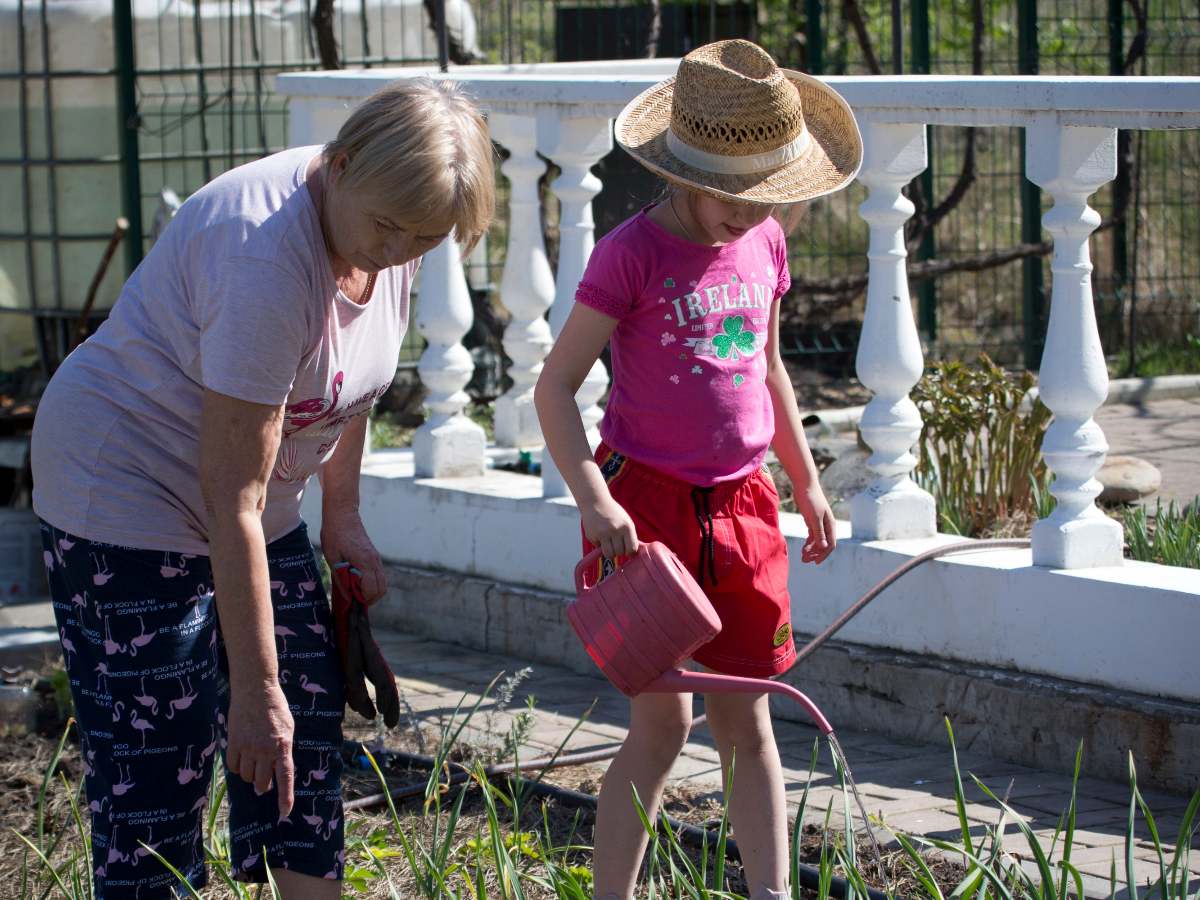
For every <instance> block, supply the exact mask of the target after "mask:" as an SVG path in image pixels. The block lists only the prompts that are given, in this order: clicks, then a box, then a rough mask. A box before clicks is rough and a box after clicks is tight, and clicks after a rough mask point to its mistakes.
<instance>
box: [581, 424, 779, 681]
mask: <svg viewBox="0 0 1200 900" xmlns="http://www.w3.org/2000/svg"><path fill="white" fill-rule="evenodd" d="M596 463H597V464H598V465H599V466H600V471H601V472H602V473H603V475H604V480H605V481H606V482H607V483H608V489H609V491H610V492H611V493H612V496H613V499H614V500H616V501H617V502H618V503H619V504H621V506H622V507H624V508H625V511H626V512H628V513H629V515H630V517H631V518H632V519H633V524H634V526H635V527H636V528H637V536H638V540H639V541H659V542H661V543H663V544H665V545H666V546H667V547H669V548H670V549H671V550H672V551H674V553H675V555H676V556H678V557H679V559H680V560H681V561H682V562H683V564H684V565H685V566H687V567H688V569H689V570H691V572H692V574H693V575H695V576H696V580H697V581H698V582H699V583H700V586H701V587H702V588H703V589H704V593H705V594H706V595H707V596H708V599H709V600H710V601H711V602H712V605H713V608H714V609H716V611H717V615H718V616H720V618H721V633H720V634H718V635H717V636H716V637H715V638H713V640H712V641H710V642H709V643H707V644H705V645H704V646H703V647H701V648H700V649H699V650H697V651H696V653H694V654H693V659H695V660H696V662H698V663H700V664H701V665H703V666H706V667H707V668H709V669H712V670H713V671H715V672H721V673H723V674H726V675H743V676H748V677H756V678H763V677H769V676H772V675H779V674H781V673H783V672H786V671H787V670H788V669H789V668H791V666H792V663H793V662H794V661H795V659H796V645H795V644H794V643H793V641H792V625H791V600H790V599H789V598H788V587H787V582H788V560H787V542H786V541H785V540H784V537H783V533H782V532H781V531H780V530H779V494H778V493H776V491H775V484H774V482H773V481H772V480H771V476H770V475H769V474H768V473H767V471H766V469H757V470H755V471H754V472H753V473H752V474H750V475H747V476H746V477H745V478H743V479H740V480H738V481H730V482H722V483H721V484H718V485H716V486H714V487H712V488H698V487H696V486H695V485H691V484H688V483H687V482H684V481H680V480H678V479H676V478H672V477H671V476H670V475H666V474H664V473H663V472H660V471H658V470H657V469H652V468H650V467H649V466H645V465H642V464H641V463H638V462H635V461H634V460H631V459H629V458H628V457H626V456H623V455H622V454H620V453H618V452H616V451H615V450H613V449H612V448H611V447H609V446H608V445H607V444H603V443H602V444H601V445H600V447H599V448H598V449H597V450H596ZM593 546H594V545H593V544H591V543H590V542H589V541H588V540H587V538H586V537H585V538H584V539H583V552H584V554H585V555H586V554H587V553H589V552H590V551H591V550H592V549H593Z"/></svg>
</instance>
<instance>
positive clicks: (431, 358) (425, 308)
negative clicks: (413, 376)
mask: <svg viewBox="0 0 1200 900" xmlns="http://www.w3.org/2000/svg"><path fill="white" fill-rule="evenodd" d="M420 278H421V290H420V295H419V296H418V298H417V331H419V332H420V333H421V336H422V337H423V338H425V340H426V342H427V344H426V347H425V352H424V353H422V354H421V359H420V361H419V362H418V363H417V373H418V374H419V375H420V376H421V381H422V382H423V383H424V385H425V387H426V388H428V390H429V396H428V398H427V399H426V401H425V405H426V406H428V407H429V409H430V416H429V418H428V419H427V420H426V421H425V423H424V424H423V425H422V426H421V427H420V428H418V429H417V432H416V434H415V435H413V456H414V458H415V462H416V472H417V475H418V476H419V477H426V478H428V477H433V478H453V477H457V476H465V475H482V474H483V470H484V450H485V447H486V443H487V441H486V437H485V436H484V433H483V429H482V428H480V427H479V426H478V425H476V424H475V423H474V422H472V421H471V420H470V419H468V418H467V417H466V416H465V415H463V411H462V410H463V407H464V406H466V404H467V401H468V400H469V399H470V398H469V397H468V396H467V392H466V391H464V390H463V388H464V387H466V384H467V382H468V381H470V380H471V375H472V373H473V372H474V371H475V365H474V361H473V360H472V359H471V354H470V353H469V352H468V351H467V348H466V347H464V346H463V345H462V343H461V339H462V336H463V335H464V334H466V333H467V330H468V329H469V328H470V327H471V322H472V321H473V319H474V310H473V308H472V307H471V295H470V293H469V292H468V291H467V279H466V276H465V274H464V273H463V266H462V257H461V256H460V255H459V249H458V242H457V241H456V240H455V236H454V235H453V234H451V235H450V236H449V237H448V238H446V240H444V241H442V242H441V243H440V244H439V245H438V246H437V247H435V248H434V249H433V250H430V251H429V252H428V253H426V254H425V260H424V262H422V263H421V272H420Z"/></svg>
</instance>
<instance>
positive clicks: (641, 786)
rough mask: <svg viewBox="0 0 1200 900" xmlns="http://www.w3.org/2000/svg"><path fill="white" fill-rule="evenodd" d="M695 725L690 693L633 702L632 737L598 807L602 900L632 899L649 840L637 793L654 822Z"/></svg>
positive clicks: (645, 696) (607, 778)
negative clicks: (669, 778)
mask: <svg viewBox="0 0 1200 900" xmlns="http://www.w3.org/2000/svg"><path fill="white" fill-rule="evenodd" d="M691 723H692V695H691V694H639V695H638V696H637V697H634V698H633V699H632V700H630V722H629V734H628V736H627V737H626V738H625V743H624V744H623V745H622V746H621V750H620V752H619V753H617V755H616V756H615V757H614V758H613V761H612V762H611V763H610V764H609V767H608V771H607V772H606V773H605V774H604V783H603V784H602V785H601V787H600V798H599V802H598V804H597V806H596V833H595V838H594V844H595V850H594V853H593V857H592V862H593V866H594V867H595V868H594V871H595V876H594V885H595V895H596V897H597V900H630V898H632V897H633V888H634V884H635V883H636V882H637V874H638V870H639V869H640V868H641V863H642V854H643V853H644V852H645V850H646V841H647V837H648V836H647V834H646V830H645V829H644V828H643V827H642V822H641V820H640V819H639V818H638V814H637V809H636V808H635V807H634V805H633V788H637V793H638V797H639V798H640V799H641V802H642V806H643V807H644V808H645V810H646V814H647V815H648V817H649V818H650V821H652V822H653V821H654V820H655V817H656V816H657V815H658V804H659V800H660V799H661V798H662V792H663V787H664V786H665V784H666V781H667V775H668V774H669V773H670V771H671V765H672V764H673V763H674V762H675V758H676V757H677V756H678V755H679V751H680V750H681V749H683V745H684V744H685V743H686V742H687V736H688V730H689V729H690V727H691ZM631 786H632V787H631Z"/></svg>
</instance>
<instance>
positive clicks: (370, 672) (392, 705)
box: [331, 562, 400, 728]
mask: <svg viewBox="0 0 1200 900" xmlns="http://www.w3.org/2000/svg"><path fill="white" fill-rule="evenodd" d="M332 576H333V598H332V603H331V606H332V612H333V630H334V633H335V635H336V638H337V648H338V653H339V655H340V656H341V658H342V674H343V675H344V676H345V679H346V705H347V706H349V707H350V708H351V709H352V710H354V711H355V712H356V713H358V714H359V715H360V716H362V717H363V718H364V719H374V718H375V703H378V704H379V711H380V712H381V713H382V714H383V723H384V724H385V725H386V726H387V727H388V728H395V727H396V726H397V725H398V724H399V722H400V693H399V691H397V690H396V678H395V676H394V675H393V674H392V670H391V668H390V667H389V666H388V664H387V661H386V660H385V659H384V658H383V653H382V652H381V651H380V649H379V645H378V644H377V643H375V638H374V637H373V636H372V635H371V619H370V617H369V616H368V614H367V601H366V598H365V597H363V593H362V579H361V576H360V574H359V572H358V570H357V569H355V568H354V567H353V566H351V565H350V564H349V563H345V562H343V563H338V564H337V565H336V566H334V567H333V569H332ZM368 680H369V681H370V682H371V684H373V685H375V703H372V702H371V695H370V694H369V693H367V681H368Z"/></svg>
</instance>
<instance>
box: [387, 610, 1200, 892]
mask: <svg viewBox="0 0 1200 900" xmlns="http://www.w3.org/2000/svg"><path fill="white" fill-rule="evenodd" d="M378 637H379V640H380V644H381V646H382V647H383V649H384V653H385V655H386V656H387V658H388V660H389V662H390V663H391V664H392V666H393V668H394V670H395V671H396V673H397V681H398V683H399V685H400V688H401V691H402V696H403V697H404V698H405V699H406V700H407V702H408V703H409V704H410V705H411V707H412V709H413V711H414V712H415V714H416V715H417V716H418V717H419V718H421V719H422V720H423V722H424V723H425V724H426V725H428V724H434V723H440V722H441V721H443V720H444V719H445V718H446V717H449V716H451V715H452V714H453V713H454V710H455V708H456V707H457V706H458V705H459V703H460V702H461V703H462V706H463V709H464V710H466V709H470V707H471V705H472V704H473V703H474V702H475V701H476V700H477V699H478V697H479V694H480V693H481V692H482V691H483V689H484V688H485V687H486V685H487V684H488V682H489V681H491V679H492V678H493V677H495V676H496V674H497V673H499V672H501V671H503V672H506V673H512V672H515V671H516V670H518V669H520V668H522V667H524V666H526V665H527V663H525V662H524V661H522V660H519V659H514V658H511V657H505V656H501V655H497V654H489V653H480V652H476V651H472V650H467V649H465V648H463V647H460V646H457V645H452V644H443V643H437V642H434V641H427V640H423V639H421V638H418V637H414V636H411V635H405V634H399V633H396V632H385V633H383V634H380V635H378ZM530 694H532V695H533V696H534V697H535V698H536V704H535V707H534V710H535V716H536V725H535V726H534V729H533V732H532V737H531V740H530V749H529V750H527V751H526V758H530V756H529V754H530V753H533V754H536V755H542V754H540V753H539V751H541V750H544V751H546V754H545V755H549V753H550V752H552V751H554V750H556V749H557V748H558V746H559V744H560V743H561V741H562V740H563V739H564V738H565V737H566V736H567V734H568V733H569V732H570V730H571V728H572V727H573V726H574V725H575V724H576V722H577V721H578V719H579V717H580V716H582V715H583V714H584V712H585V711H586V710H587V709H588V707H589V706H591V705H592V704H593V702H595V706H594V708H593V709H592V712H591V714H590V716H589V717H588V720H587V721H586V722H584V723H583V725H582V726H580V727H579V729H578V730H577V731H576V732H575V734H574V735H573V736H572V738H571V740H570V741H569V743H568V744H567V745H566V748H565V751H564V752H568V753H570V752H579V751H583V750H591V749H597V748H601V747H615V746H616V745H617V744H618V743H619V742H620V741H621V740H622V739H623V738H624V735H625V722H626V720H627V711H628V703H627V701H626V700H625V698H624V697H622V696H621V694H620V693H619V692H618V691H617V690H616V689H615V688H613V687H612V686H611V685H610V684H609V683H608V682H607V681H606V680H604V679H603V678H602V677H600V676H598V675H597V676H596V677H591V676H587V675H579V674H577V673H575V672H571V671H568V670H566V669H560V668H557V667H554V666H548V665H541V664H538V665H536V666H534V667H533V672H532V674H531V675H530V676H529V677H528V678H527V679H526V680H525V681H523V682H522V683H521V685H520V687H519V688H518V690H517V692H516V695H515V698H514V703H513V704H512V705H511V706H510V707H509V709H510V710H512V711H513V712H516V711H520V710H522V709H524V708H525V703H524V700H525V698H526V697H527V696H528V695H530ZM784 702H786V701H784ZM488 708H489V704H486V703H485V705H484V706H483V707H481V711H480V713H479V714H478V715H477V717H476V719H473V720H472V722H473V723H474V722H476V721H478V722H480V723H481V724H482V720H483V718H484V716H485V715H486V711H487V710H488ZM697 712H700V709H699V708H697ZM509 715H510V714H509ZM508 722H509V718H508V715H506V714H501V713H494V714H493V717H492V721H491V723H490V726H491V730H490V734H489V733H487V732H486V730H485V729H483V728H479V729H477V730H476V731H475V732H474V733H472V731H471V727H470V726H468V729H467V731H466V732H465V735H466V737H467V739H469V740H470V739H474V740H478V741H480V742H483V743H488V742H491V743H495V742H496V741H497V736H498V735H503V734H504V733H505V732H506V731H507V728H508ZM833 724H834V726H835V728H837V734H838V737H839V740H840V742H841V744H842V746H843V748H844V749H845V752H846V755H847V757H848V758H849V761H850V766H851V769H852V771H853V773H854V776H855V780H856V781H857V783H858V785H859V789H860V790H861V792H862V794H863V797H864V802H865V804H866V806H867V808H868V811H869V812H870V814H871V815H872V816H879V817H881V818H882V820H883V822H884V824H885V826H886V828H888V829H893V830H898V831H903V832H905V833H906V834H918V835H924V836H931V837H938V838H943V839H946V840H951V841H957V840H958V838H959V834H960V832H959V823H958V818H957V814H956V812H955V803H954V784H953V763H952V760H951V754H950V748H949V743H948V742H947V743H946V744H944V745H928V744H914V743H905V742H901V741H895V740H891V739H888V738H884V737H880V736H878V735H874V734H868V733H864V732H858V731H855V730H854V729H853V727H852V726H853V723H836V722H835V723H833ZM816 737H817V731H816V729H815V728H811V727H807V726H805V725H801V724H797V723H794V722H790V721H783V720H779V719H777V720H776V739H777V741H778V743H779V746H780V755H781V757H782V759H783V763H784V768H785V772H784V777H785V783H786V785H787V791H788V801H789V804H790V806H791V808H792V810H793V811H794V810H795V809H796V807H797V805H798V803H799V801H800V797H801V794H802V793H803V791H804V787H805V784H806V782H807V781H808V765H809V760H810V757H811V753H812V745H813V740H814V739H815V738H816ZM959 765H960V767H961V769H962V772H963V778H964V780H966V781H970V779H969V776H968V774H967V773H973V774H974V775H976V776H978V777H979V778H980V780H981V781H983V782H984V784H986V785H987V786H988V787H989V788H990V789H991V790H992V791H993V792H994V793H996V794H997V795H998V796H1001V797H1002V796H1004V795H1005V792H1006V791H1007V792H1008V797H1009V803H1010V805H1011V806H1012V807H1013V808H1014V809H1015V810H1016V811H1017V812H1018V813H1020V814H1021V815H1022V816H1023V817H1025V820H1026V821H1027V822H1029V824H1030V825H1031V826H1032V827H1033V829H1034V831H1035V832H1036V833H1037V834H1038V836H1039V838H1040V839H1041V843H1042V846H1043V847H1044V848H1049V847H1050V845H1051V841H1052V837H1053V834H1054V831H1055V828H1056V826H1057V824H1058V821H1059V818H1060V816H1062V815H1063V813H1064V812H1065V811H1066V809H1067V806H1068V803H1069V800H1070V789H1071V779H1070V778H1069V777H1067V776H1065V775H1061V774H1058V773H1053V772H1046V771H1041V770H1038V769H1035V768H1030V767H1028V766H1021V765H1014V764H1012V763H1008V762H1004V761H1001V760H996V759H993V758H991V757H988V756H984V755H982V754H979V753H975V752H972V751H970V750H960V751H959ZM601 769H602V765H601V766H600V767H597V768H596V772H597V774H598V773H599V772H600V771H601ZM1085 771H1086V765H1085ZM550 780H551V781H553V777H551V779H550ZM672 781H674V782H684V781H686V782H687V784H688V787H689V788H690V789H691V790H692V791H694V792H698V793H700V794H701V795H704V794H711V795H712V796H713V797H714V798H720V796H721V772H720V764H719V762H718V758H717V753H716V750H715V748H714V746H713V744H712V741H711V738H710V737H709V735H708V732H707V731H706V730H705V729H703V728H700V729H698V730H697V731H696V732H695V733H693V735H692V738H691V740H690V741H689V742H688V744H687V746H686V747H685V749H684V751H683V753H682V755H681V756H680V758H679V760H678V761H677V762H676V765H675V767H674V769H673V770H672ZM1010 784H1011V788H1010ZM965 794H966V798H967V806H966V811H967V815H968V817H969V819H970V822H971V825H972V828H971V831H972V834H973V835H975V836H978V835H980V834H982V833H983V832H984V831H985V830H986V829H987V828H988V827H990V826H994V825H995V823H996V822H997V820H998V818H999V812H1000V810H999V807H998V806H997V805H996V804H995V803H994V802H993V801H991V800H989V799H988V798H987V797H986V795H985V794H984V793H983V792H982V791H980V790H979V789H978V788H977V787H976V786H975V785H974V783H973V782H971V783H970V784H969V785H968V786H967V787H966V791H965ZM1143 795H1144V797H1145V799H1146V802H1147V803H1148V805H1149V807H1150V809H1151V810H1152V812H1153V814H1154V816H1155V818H1156V823H1157V825H1158V829H1159V833H1160V835H1171V836H1172V838H1173V837H1174V835H1175V834H1177V832H1178V828H1179V823H1180V820H1181V818H1182V815H1183V813H1184V810H1185V808H1186V806H1187V800H1188V798H1187V797H1184V796H1181V795H1176V794H1169V793H1164V792H1161V791H1153V790H1145V791H1143ZM830 803H832V804H833V810H834V822H835V823H837V824H838V827H841V822H842V818H841V814H840V810H841V809H842V797H841V789H840V787H839V786H838V783H837V779H836V776H835V773H834V770H833V765H832V760H831V758H830V755H829V751H828V747H827V746H824V745H823V746H822V750H821V754H820V758H819V760H818V763H817V768H816V771H815V774H814V776H813V779H812V782H811V784H810V785H809V799H808V804H809V806H808V808H809V815H810V816H811V817H813V820H814V821H819V819H820V817H823V816H824V811H825V808H826V806H827V805H828V804H830ZM1076 810H1077V816H1076V823H1077V824H1076V827H1077V830H1076V833H1075V845H1074V850H1073V851H1072V855H1071V861H1072V862H1073V863H1074V864H1075V865H1076V866H1078V867H1079V868H1080V870H1081V871H1082V872H1084V873H1085V876H1086V882H1085V892H1086V893H1087V895H1088V896H1092V897H1109V895H1110V889H1109V883H1108V873H1109V867H1110V865H1111V862H1112V860H1113V859H1114V857H1115V858H1116V860H1117V867H1118V868H1117V871H1118V876H1119V878H1120V880H1121V885H1118V887H1119V890H1118V896H1127V894H1126V892H1125V891H1124V889H1123V888H1122V885H1123V884H1124V871H1125V869H1124V853H1125V849H1124V842H1125V823H1126V820H1127V817H1128V812H1129V789H1128V786H1127V785H1124V784H1117V783H1113V782H1108V781H1100V780H1096V779H1091V778H1081V779H1080V782H1079V786H1078V794H1077V802H1076ZM880 837H881V838H883V837H887V835H886V834H881V835H880ZM1137 838H1138V839H1137V841H1136V843H1135V847H1134V856H1135V859H1136V863H1135V873H1136V877H1137V880H1138V883H1139V884H1145V883H1146V882H1147V881H1149V880H1151V879H1153V878H1157V876H1158V862H1157V858H1156V856H1155V854H1154V850H1153V845H1152V844H1151V843H1150V836H1149V834H1148V832H1147V830H1146V828H1145V826H1144V824H1142V823H1141V822H1140V817H1139V825H1138V829H1137ZM1194 846H1195V847H1196V852H1193V853H1192V862H1191V872H1192V875H1193V879H1194V883H1193V884H1192V887H1191V892H1192V893H1194V892H1195V891H1196V890H1197V889H1200V837H1198V838H1197V840H1196V841H1195V842H1194ZM1005 847H1006V848H1007V849H1009V850H1010V851H1013V852H1015V853H1020V852H1021V851H1022V850H1023V849H1024V850H1027V849H1028V846H1027V844H1026V843H1025V840H1024V838H1023V837H1022V836H1021V834H1020V833H1019V831H1018V829H1017V827H1016V825H1015V824H1012V823H1011V820H1010V824H1009V825H1008V828H1007V831H1006V842H1005Z"/></svg>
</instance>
